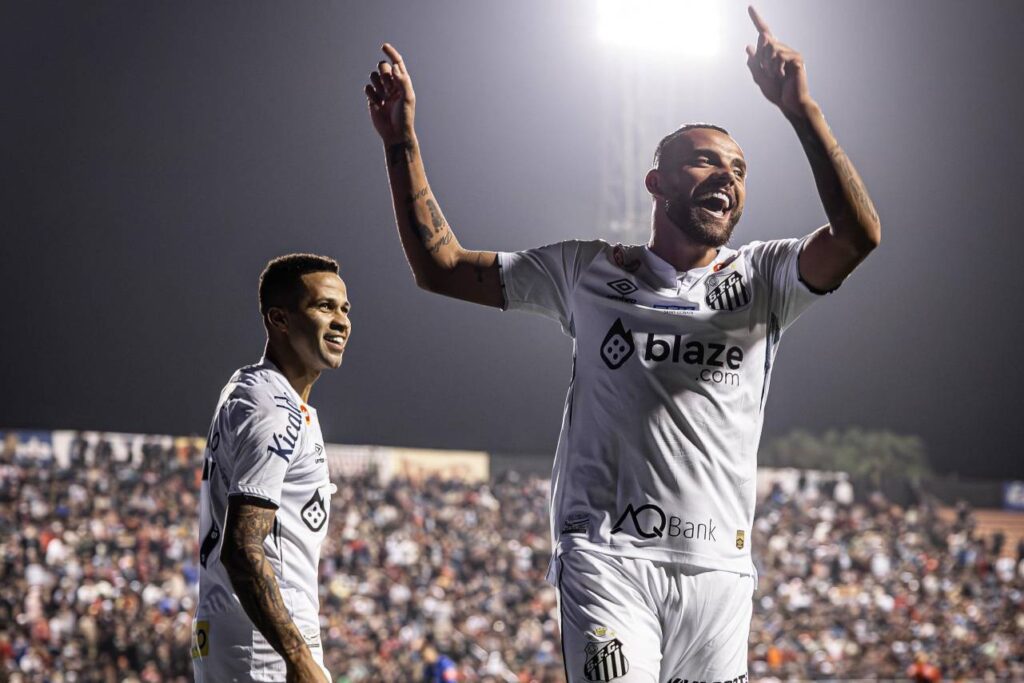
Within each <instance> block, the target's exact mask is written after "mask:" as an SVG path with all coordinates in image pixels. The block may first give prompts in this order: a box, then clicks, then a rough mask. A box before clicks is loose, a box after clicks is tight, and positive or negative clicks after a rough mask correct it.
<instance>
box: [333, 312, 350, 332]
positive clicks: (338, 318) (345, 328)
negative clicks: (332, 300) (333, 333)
mask: <svg viewBox="0 0 1024 683" xmlns="http://www.w3.org/2000/svg"><path fill="white" fill-rule="evenodd" d="M331 328H332V329H334V330H337V331H339V332H344V333H346V334H348V333H349V332H351V330H352V321H351V320H349V317H348V313H345V312H344V311H338V313H337V314H336V315H335V316H334V320H332V321H331Z"/></svg>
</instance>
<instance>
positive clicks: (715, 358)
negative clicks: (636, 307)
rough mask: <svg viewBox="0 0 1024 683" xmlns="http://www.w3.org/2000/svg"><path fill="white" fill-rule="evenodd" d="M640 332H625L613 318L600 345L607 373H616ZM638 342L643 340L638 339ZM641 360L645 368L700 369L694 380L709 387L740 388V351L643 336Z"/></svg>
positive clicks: (679, 338) (674, 338)
mask: <svg viewBox="0 0 1024 683" xmlns="http://www.w3.org/2000/svg"><path fill="white" fill-rule="evenodd" d="M644 334H645V333H643V332H637V333H634V332H632V331H630V330H627V329H626V327H625V325H623V324H622V319H621V318H616V319H615V322H614V323H613V324H612V326H611V328H610V329H609V330H608V334H607V335H605V338H604V341H602V342H601V360H603V361H604V363H605V365H607V366H608V368H609V369H611V370H617V369H619V368H620V367H622V366H623V365H624V364H625V362H626V361H627V360H629V359H630V358H631V357H632V355H633V353H634V352H635V351H636V341H634V338H636V337H637V336H638V335H644ZM640 338H643V337H642V336H641V337H640ZM641 360H642V361H643V364H644V365H645V366H648V367H650V366H653V365H655V364H657V363H681V364H684V365H696V366H700V368H699V369H698V370H697V374H696V376H694V379H695V380H697V381H698V382H707V383H711V384H725V385H728V386H739V385H740V379H741V376H740V373H738V372H731V371H732V370H739V369H740V368H741V366H742V365H743V349H742V348H740V347H739V346H730V345H727V344H719V343H716V342H703V341H700V340H699V339H687V340H686V341H684V337H683V335H679V334H674V335H662V334H653V333H650V332H648V333H646V340H645V341H644V343H643V353H642V354H641Z"/></svg>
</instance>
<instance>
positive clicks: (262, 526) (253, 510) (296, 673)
mask: <svg viewBox="0 0 1024 683" xmlns="http://www.w3.org/2000/svg"><path fill="white" fill-rule="evenodd" d="M276 512H277V509H276V508H274V507H273V506H271V505H269V504H265V503H263V502H261V501H259V500H258V499H250V498H246V497H244V496H232V497H231V498H229V499H228V516H227V521H226V522H225V523H224V545H223V547H222V548H221V551H220V554H221V564H223V565H224V569H225V570H226V571H227V573H228V578H230V579H231V587H232V588H234V589H235V594H236V595H238V599H239V601H240V602H241V603H242V608H243V609H244V610H245V613H246V614H247V615H249V619H250V620H251V621H252V623H253V625H255V626H256V628H257V629H259V632H260V633H262V634H263V637H264V638H266V639H267V642H268V643H270V646H271V647H273V648H274V649H275V650H276V651H277V653H278V654H279V655H281V656H282V657H283V658H284V661H285V665H286V667H287V671H288V673H287V677H288V678H287V680H288V683H324V680H325V679H326V676H324V674H323V671H322V670H321V669H320V667H319V665H317V663H316V660H314V659H313V654H312V653H311V652H310V651H309V647H308V646H307V645H306V641H305V639H304V638H303V637H302V633H301V632H300V631H299V629H298V627H297V626H296V625H295V623H294V622H293V621H292V618H291V616H290V615H289V614H288V609H287V608H286V607H285V604H284V600H283V599H282V597H281V590H280V587H279V586H278V585H277V579H276V578H274V570H273V569H272V568H271V566H270V563H269V562H268V561H267V556H266V554H265V553H264V551H263V541H264V539H266V537H267V534H269V533H270V530H271V529H272V528H273V526H274V517H275V516H276Z"/></svg>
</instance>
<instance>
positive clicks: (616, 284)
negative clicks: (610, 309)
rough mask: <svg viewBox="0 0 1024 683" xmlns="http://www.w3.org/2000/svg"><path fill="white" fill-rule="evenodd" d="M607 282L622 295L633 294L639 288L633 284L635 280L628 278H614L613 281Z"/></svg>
mask: <svg viewBox="0 0 1024 683" xmlns="http://www.w3.org/2000/svg"><path fill="white" fill-rule="evenodd" d="M607 284H608V286H609V287H611V288H612V289H613V290H615V292H616V293H617V294H619V295H620V296H626V295H627V294H632V293H633V292H635V291H636V290H637V286H636V285H635V284H633V281H632V280H629V279H627V278H620V279H618V280H612V281H611V282H609V283H607Z"/></svg>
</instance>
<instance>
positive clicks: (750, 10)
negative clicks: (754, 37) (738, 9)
mask: <svg viewBox="0 0 1024 683" xmlns="http://www.w3.org/2000/svg"><path fill="white" fill-rule="evenodd" d="M747 14H749V15H750V20H751V21H753V22H754V28H756V29H757V32H758V33H761V34H763V35H768V36H770V35H771V34H772V30H771V29H770V28H768V24H767V23H765V20H764V19H762V18H761V15H760V14H758V13H757V10H756V9H754V6H753V5H747Z"/></svg>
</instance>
